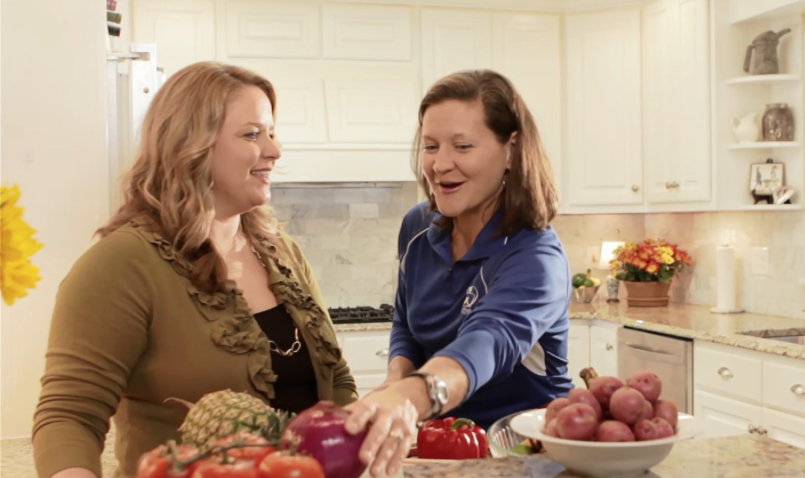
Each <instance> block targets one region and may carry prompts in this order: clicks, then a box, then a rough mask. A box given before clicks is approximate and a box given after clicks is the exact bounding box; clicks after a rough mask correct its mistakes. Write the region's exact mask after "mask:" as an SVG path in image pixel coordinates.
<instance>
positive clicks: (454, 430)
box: [416, 417, 489, 460]
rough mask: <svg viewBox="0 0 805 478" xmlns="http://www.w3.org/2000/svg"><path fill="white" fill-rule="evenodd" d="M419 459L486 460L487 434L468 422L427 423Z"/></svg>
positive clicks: (421, 434) (419, 437)
mask: <svg viewBox="0 0 805 478" xmlns="http://www.w3.org/2000/svg"><path fill="white" fill-rule="evenodd" d="M416 448H417V457H418V458H430V459H436V460H466V459H472V458H486V455H487V453H488V451H489V445H488V443H487V440H486V432H485V431H484V429H483V428H481V427H479V426H478V425H476V424H475V423H474V422H473V421H472V420H469V419H467V418H453V417H448V418H444V419H434V420H428V421H427V422H425V423H424V424H423V425H422V427H421V428H420V429H419V432H418V433H417V438H416Z"/></svg>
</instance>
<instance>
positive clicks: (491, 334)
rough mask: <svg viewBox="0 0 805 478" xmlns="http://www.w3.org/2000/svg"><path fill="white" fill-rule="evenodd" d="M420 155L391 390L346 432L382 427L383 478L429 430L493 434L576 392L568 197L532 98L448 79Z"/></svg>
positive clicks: (430, 99)
mask: <svg viewBox="0 0 805 478" xmlns="http://www.w3.org/2000/svg"><path fill="white" fill-rule="evenodd" d="M414 149H415V154H414V170H415V173H416V174H417V177H418V178H419V183H420V186H421V187H422V188H423V190H424V191H425V192H426V193H427V195H428V200H427V201H425V202H423V203H421V204H419V205H417V206H415V207H414V208H413V209H411V210H410V211H409V212H408V213H407V214H406V216H405V218H404V219H403V224H402V227H401V230H400V235H399V258H400V269H399V281H398V288H397V298H396V302H395V310H394V321H393V326H392V330H391V346H390V354H389V368H388V375H387V379H386V381H385V383H384V384H383V385H382V386H381V387H379V388H378V389H377V390H375V391H374V392H373V393H371V394H369V395H367V396H366V397H364V398H363V399H362V400H361V401H359V402H357V403H354V404H352V405H350V406H349V408H351V409H352V410H353V411H354V412H355V413H354V414H353V416H352V417H351V419H350V421H349V422H348V423H347V428H348V430H359V429H361V428H362V427H363V426H365V424H366V423H372V424H373V425H372V429H371V430H370V432H369V436H368V437H367V439H366V441H365V442H364V446H363V448H362V450H361V452H362V456H363V458H364V460H366V461H367V462H369V461H371V462H372V471H373V473H375V474H376V473H379V472H380V471H381V470H384V469H386V470H388V471H389V472H390V473H392V472H394V471H396V469H397V468H399V466H400V463H401V461H402V459H403V458H404V457H405V456H406V454H407V452H408V449H409V447H410V444H411V440H412V439H413V436H414V433H415V428H416V422H417V421H419V420H426V419H429V418H433V417H437V416H444V415H447V414H449V415H451V416H454V417H463V418H469V419H471V420H473V421H474V422H475V423H476V424H478V425H480V426H481V427H483V428H486V427H488V426H489V425H491V424H492V423H493V422H495V421H496V420H498V419H500V418H502V417H504V416H506V415H509V414H511V413H515V412H518V411H522V410H527V409H532V408H538V407H541V406H544V405H546V404H547V403H548V402H550V401H551V400H553V399H554V398H556V397H558V396H564V395H566V394H567V392H568V391H569V390H570V389H571V388H572V385H571V381H570V378H569V377H568V376H567V363H568V361H567V334H568V328H569V322H568V314H567V307H568V304H569V301H570V291H571V283H570V271H569V268H568V262H567V257H566V256H565V253H564V250H563V248H562V245H561V243H560V242H559V239H558V238H557V236H556V233H555V232H554V231H553V229H552V228H551V227H550V225H549V224H550V222H551V220H552V219H553V218H554V216H555V215H556V210H557V195H556V190H555V188H554V184H553V178H552V173H551V168H550V164H549V162H548V158H547V157H546V155H545V152H544V149H543V147H542V143H541V141H540V137H539V133H538V132H537V127H536V125H535V123H534V120H533V118H532V116H531V113H530V112H529V111H528V108H526V106H525V104H524V103H523V100H522V98H521V97H520V95H519V94H518V93H517V91H516V90H515V88H514V87H513V86H512V84H511V83H510V82H509V81H508V80H507V79H506V78H504V77H503V76H501V75H500V74H497V73H495V72H492V71H469V72H460V73H455V74H453V75H450V76H448V77H446V78H444V79H442V80H440V81H439V82H437V83H436V84H435V85H433V87H431V89H430V91H428V93H427V94H426V95H425V98H424V99H423V100H422V102H421V105H420V108H419V129H418V131H417V135H416V140H415V148H414Z"/></svg>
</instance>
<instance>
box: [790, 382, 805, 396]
mask: <svg viewBox="0 0 805 478" xmlns="http://www.w3.org/2000/svg"><path fill="white" fill-rule="evenodd" d="M791 393H793V394H794V395H799V396H800V397H801V396H803V395H805V387H803V386H802V385H799V384H797V385H794V386H793V387H791Z"/></svg>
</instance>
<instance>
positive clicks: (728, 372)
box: [718, 367, 733, 378]
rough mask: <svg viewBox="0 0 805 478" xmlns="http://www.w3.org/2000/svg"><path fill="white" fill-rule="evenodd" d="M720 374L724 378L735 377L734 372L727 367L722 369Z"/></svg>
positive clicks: (719, 370) (719, 371)
mask: <svg viewBox="0 0 805 478" xmlns="http://www.w3.org/2000/svg"><path fill="white" fill-rule="evenodd" d="M718 374H719V375H721V376H722V377H724V378H732V377H733V375H732V371H731V370H730V369H728V368H727V367H721V368H720V369H718Z"/></svg>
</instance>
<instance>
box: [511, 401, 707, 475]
mask: <svg viewBox="0 0 805 478" xmlns="http://www.w3.org/2000/svg"><path fill="white" fill-rule="evenodd" d="M510 425H511V428H512V430H514V431H515V432H516V433H519V434H520V435H523V436H524V437H527V438H532V439H535V440H539V441H541V442H542V446H543V447H545V451H546V452H547V453H548V456H550V458H551V459H553V460H554V461H556V462H558V463H560V464H562V465H564V467H565V468H567V469H568V470H569V471H572V472H573V473H576V474H578V475H583V476H593V477H611V476H628V475H636V474H641V473H645V472H646V471H648V470H649V469H650V468H651V467H653V466H655V465H657V464H658V463H660V462H662V461H663V460H664V459H665V457H667V456H668V454H669V453H671V448H673V447H674V443H676V442H678V441H680V440H689V439H691V438H693V437H695V436H697V435H700V434H701V433H702V432H703V431H704V430H703V429H702V426H701V423H700V422H699V421H698V420H696V418H695V417H694V416H693V415H688V414H685V413H680V414H679V423H678V424H677V433H676V434H675V435H674V436H672V437H668V438H663V439H660V440H647V441H635V442H616V443H609V442H592V441H576V440H565V439H562V438H554V437H550V436H547V435H544V434H543V433H542V431H543V430H544V428H545V410H544V409H540V410H530V411H527V412H523V413H520V414H519V415H517V416H515V417H514V418H512V420H511V422H510Z"/></svg>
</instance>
